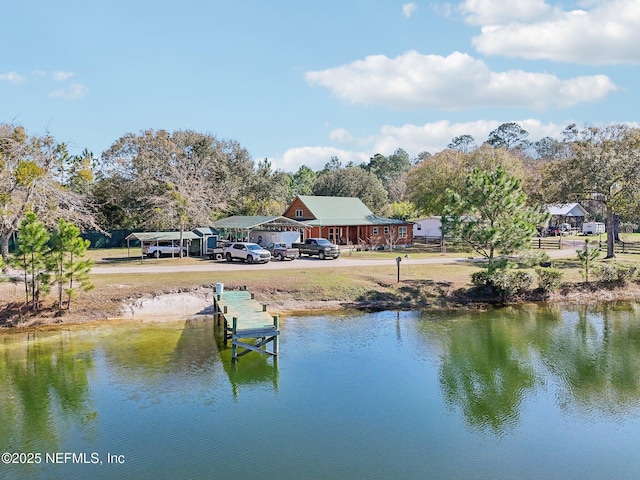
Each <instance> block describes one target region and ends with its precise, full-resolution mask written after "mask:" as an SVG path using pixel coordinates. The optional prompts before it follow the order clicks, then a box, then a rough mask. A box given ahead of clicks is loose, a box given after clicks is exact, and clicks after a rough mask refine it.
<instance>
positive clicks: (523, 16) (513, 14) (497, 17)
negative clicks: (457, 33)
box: [458, 0, 552, 25]
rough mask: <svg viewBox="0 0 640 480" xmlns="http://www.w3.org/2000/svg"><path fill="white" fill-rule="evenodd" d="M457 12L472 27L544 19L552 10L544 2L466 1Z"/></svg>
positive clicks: (521, 0)
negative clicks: (459, 12)
mask: <svg viewBox="0 0 640 480" xmlns="http://www.w3.org/2000/svg"><path fill="white" fill-rule="evenodd" d="M458 8H459V10H460V11H461V12H462V14H463V15H465V16H466V20H467V22H469V23H471V24H473V25H495V24H503V23H509V22H512V21H519V22H525V21H530V20H534V19H537V18H541V17H545V16H547V15H549V14H550V13H551V12H552V8H551V7H550V6H549V5H548V4H547V3H546V2H545V1H544V0H509V1H508V2H505V1H504V0H466V1H464V2H462V3H461V4H460V5H459V7H458Z"/></svg>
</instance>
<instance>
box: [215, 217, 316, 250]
mask: <svg viewBox="0 0 640 480" xmlns="http://www.w3.org/2000/svg"><path fill="white" fill-rule="evenodd" d="M213 227H214V228H215V229H216V230H217V231H218V232H219V235H220V239H221V240H222V239H224V240H229V241H233V242H239V241H246V242H256V243H257V240H256V239H255V238H252V236H251V234H252V232H253V233H255V232H297V233H298V234H302V233H303V232H304V231H305V230H306V229H308V228H309V226H308V225H307V224H305V223H302V222H298V221H297V220H293V219H291V218H287V217H282V216H277V217H275V216H261V215H257V216H243V215H235V216H233V217H227V218H223V219H221V220H216V221H215V222H213Z"/></svg>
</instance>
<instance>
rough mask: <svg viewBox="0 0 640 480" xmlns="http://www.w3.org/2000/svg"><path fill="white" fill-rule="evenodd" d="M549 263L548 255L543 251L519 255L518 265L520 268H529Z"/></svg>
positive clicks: (532, 251) (531, 251) (530, 251)
mask: <svg viewBox="0 0 640 480" xmlns="http://www.w3.org/2000/svg"><path fill="white" fill-rule="evenodd" d="M548 261H549V255H547V252H545V251H544V250H529V251H528V252H525V253H523V254H522V255H520V258H519V259H518V265H519V266H520V267H522V268H531V267H534V266H536V265H540V264H541V263H545V262H548Z"/></svg>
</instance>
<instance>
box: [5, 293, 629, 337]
mask: <svg viewBox="0 0 640 480" xmlns="http://www.w3.org/2000/svg"><path fill="white" fill-rule="evenodd" d="M255 293H256V295H257V296H258V297H259V298H260V297H264V296H265V295H266V294H268V292H255ZM113 301H115V302H117V304H118V305H117V308H116V309H115V310H114V311H111V312H105V311H101V310H99V309H98V310H92V311H90V312H89V311H87V310H80V311H72V312H71V313H69V314H67V315H62V316H56V315H51V312H48V313H49V314H48V315H47V314H43V315H40V316H33V317H29V318H28V320H27V321H26V322H18V323H17V324H16V323H12V324H10V325H7V324H4V325H2V326H0V331H1V332H3V333H12V332H16V333H18V332H23V331H34V330H35V331H38V330H43V331H44V330H51V329H55V328H67V327H71V326H74V327H81V326H83V325H90V324H95V323H113V324H121V323H123V322H124V323H127V322H135V323H159V322H170V321H179V320H185V319H187V318H192V317H198V316H200V315H203V316H204V315H210V314H211V307H212V304H213V292H212V289H211V288H210V287H204V286H201V287H194V288H191V289H183V290H178V291H173V292H160V293H155V292H152V293H146V294H140V295H136V296H129V297H126V298H121V299H117V300H116V299H113ZM638 301H640V285H639V284H636V283H630V284H627V285H624V286H612V287H608V288H607V287H603V286H602V285H599V284H595V283H590V284H573V285H570V286H565V287H563V288H561V289H560V290H559V291H557V292H554V293H552V294H551V295H548V296H542V295H540V294H539V293H538V294H536V293H535V292H532V293H531V294H529V295H526V296H521V297H517V298H514V299H513V300H512V301H509V302H504V303H503V302H498V301H496V300H495V299H487V298H482V297H481V296H474V295H471V294H469V291H468V290H467V291H466V292H460V291H456V292H454V293H453V294H452V295H451V296H447V297H444V296H441V297H439V298H437V299H435V301H424V300H421V299H416V301H406V300H402V299H401V300H395V301H390V300H362V301H358V300H330V299H329V300H312V301H303V300H294V299H291V298H284V297H282V298H275V299H273V300H272V301H271V302H269V301H265V303H266V304H267V310H268V311H269V313H270V314H272V315H279V316H281V317H282V316H284V317H286V316H305V315H322V314H332V313H336V312H338V311H341V310H344V311H360V312H371V311H388V310H393V311H395V310H399V311H403V310H404V311H406V310H433V311H442V310H458V311H464V310H470V311H477V310H486V309H490V308H499V307H504V306H515V305H526V304H532V305H533V304H539V303H547V304H549V305H553V304H583V305H597V304H603V303H612V302H638ZM43 313H44V312H43Z"/></svg>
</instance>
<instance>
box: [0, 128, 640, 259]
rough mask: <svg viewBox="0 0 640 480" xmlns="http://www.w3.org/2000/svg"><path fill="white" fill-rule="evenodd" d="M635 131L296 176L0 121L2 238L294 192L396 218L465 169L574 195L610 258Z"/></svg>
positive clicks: (171, 219)
mask: <svg viewBox="0 0 640 480" xmlns="http://www.w3.org/2000/svg"><path fill="white" fill-rule="evenodd" d="M639 132H640V131H639V130H638V129H637V128H633V127H629V126H626V125H607V126H602V127H595V126H588V125H586V126H578V125H570V126H568V127H567V128H566V129H565V130H564V131H563V133H562V136H561V138H558V139H556V138H550V137H546V138H543V139H541V140H539V141H537V142H530V141H529V140H528V136H529V134H528V132H527V131H526V130H524V129H523V128H522V127H521V126H520V125H518V124H517V123H505V124H503V125H500V126H499V127H498V128H497V129H495V130H494V131H492V132H491V133H490V134H489V135H488V137H487V139H486V140H485V141H483V142H481V143H479V144H478V143H477V142H476V140H475V139H474V138H473V137H472V136H470V135H462V136H459V137H456V138H453V139H452V140H451V142H450V144H449V145H448V146H447V148H446V149H444V150H442V151H441V152H436V153H434V154H432V153H430V152H421V153H420V154H418V155H417V156H416V157H415V158H411V157H410V156H409V154H407V152H406V151H404V150H403V149H402V148H398V149H397V150H396V151H395V152H393V153H392V154H390V155H388V156H385V155H382V154H376V155H373V156H372V157H371V158H370V159H369V161H368V162H366V163H362V164H360V165H356V164H354V163H352V162H349V163H347V164H343V163H342V162H341V160H340V159H339V158H337V157H332V158H330V159H328V161H327V163H326V165H325V166H324V168H322V169H320V170H313V169H311V168H309V167H308V166H302V167H300V168H299V169H298V170H297V171H295V172H284V171H282V170H279V169H274V168H273V167H272V165H271V163H270V162H269V160H268V159H264V160H260V161H257V162H256V161H254V160H253V159H252V158H251V155H250V154H249V152H248V150H247V149H246V148H244V147H243V146H242V145H240V143H238V142H237V141H234V140H227V139H219V138H217V137H216V136H215V135H212V134H209V133H199V132H195V131H191V130H178V131H174V132H168V131H165V130H144V131H141V132H140V133H128V134H126V135H124V136H122V137H121V138H119V139H118V140H116V141H115V142H114V143H113V144H112V145H111V147H110V148H109V149H107V150H106V151H105V152H103V153H102V154H101V155H99V156H97V157H96V156H94V155H93V154H92V153H91V152H89V151H87V150H85V151H84V152H82V153H81V154H80V155H70V154H69V153H68V149H67V146H66V145H65V144H64V143H63V142H59V141H58V140H56V139H54V138H53V137H52V136H50V135H47V134H45V135H31V134H29V133H28V132H27V131H26V130H25V129H24V128H23V127H22V126H17V125H10V124H0V222H1V223H0V241H1V243H2V257H3V258H4V259H5V260H6V259H7V258H8V245H9V239H10V238H11V236H12V235H14V233H15V232H16V231H17V230H18V228H19V226H20V222H21V221H22V220H24V219H25V218H26V215H27V214H28V213H29V212H33V213H35V214H37V215H38V217H39V218H40V219H42V221H43V222H45V225H46V226H47V227H49V228H54V227H55V225H56V223H57V222H58V221H59V219H61V218H63V219H65V221H68V222H70V223H72V224H74V225H77V226H78V227H79V228H81V229H98V230H111V229H128V230H168V229H174V230H180V231H187V230H191V229H192V228H194V227H196V226H202V225H207V224H209V223H210V222H211V221H212V220H215V219H218V218H223V217H226V216H230V215H279V214H281V213H282V212H283V211H284V210H285V208H286V207H287V206H288V205H289V204H290V202H291V201H292V200H293V199H294V198H295V196H296V195H299V194H302V195H330V196H355V197H358V198H360V199H361V200H362V201H363V202H364V203H365V204H366V205H367V206H368V207H369V208H370V209H371V210H372V211H373V212H374V213H376V214H379V215H382V216H387V217H393V218H400V219H412V218H417V217H418V216H423V215H443V214H445V212H446V209H447V208H448V206H449V207H450V205H451V197H450V195H449V192H448V190H451V191H457V192H462V191H463V189H464V185H465V182H466V181H467V177H468V175H469V174H470V173H471V172H473V171H474V170H479V171H484V172H494V171H497V170H498V169H501V170H503V171H504V172H505V173H507V174H508V175H510V176H513V177H514V178H516V179H518V181H519V182H520V184H521V187H522V189H523V191H524V192H525V193H526V205H527V206H533V205H544V204H550V203H566V202H569V201H579V202H581V203H583V205H584V206H586V207H588V208H589V209H591V211H592V212H594V213H595V214H596V215H599V216H600V217H601V218H602V219H603V220H604V221H605V222H606V223H607V232H608V239H607V249H608V250H607V253H608V256H613V254H614V251H613V245H614V244H613V242H614V239H615V233H614V232H615V229H616V225H617V223H618V222H619V221H635V220H636V219H637V218H638V217H639V216H640V211H639V207H640V192H639V191H638V188H640V187H639V185H640V181H639V180H640V143H639V142H640V133H639Z"/></svg>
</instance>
